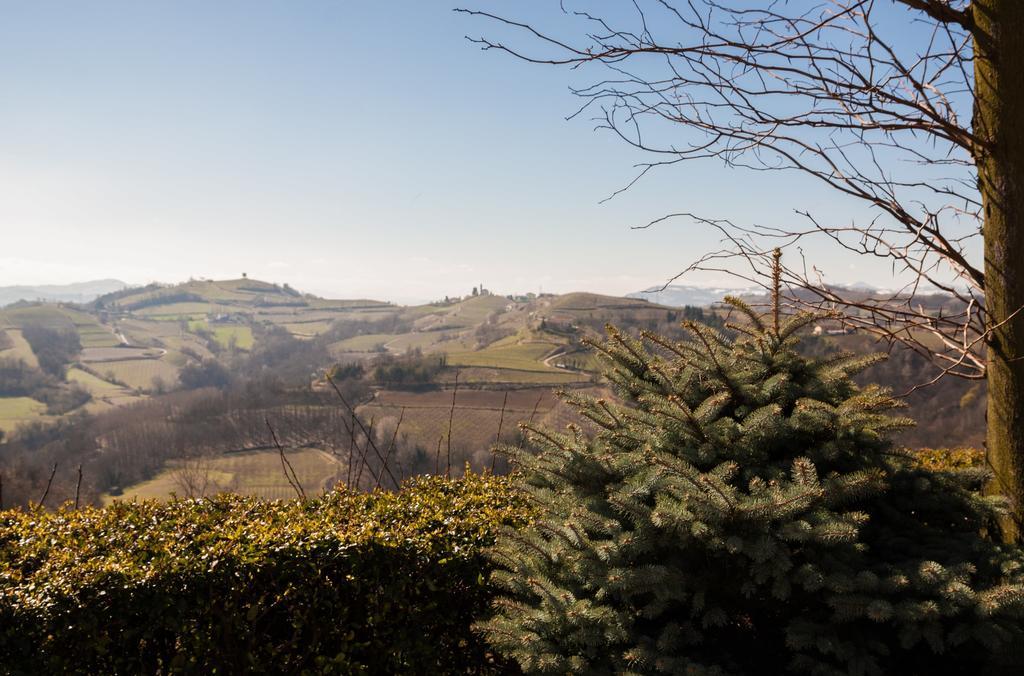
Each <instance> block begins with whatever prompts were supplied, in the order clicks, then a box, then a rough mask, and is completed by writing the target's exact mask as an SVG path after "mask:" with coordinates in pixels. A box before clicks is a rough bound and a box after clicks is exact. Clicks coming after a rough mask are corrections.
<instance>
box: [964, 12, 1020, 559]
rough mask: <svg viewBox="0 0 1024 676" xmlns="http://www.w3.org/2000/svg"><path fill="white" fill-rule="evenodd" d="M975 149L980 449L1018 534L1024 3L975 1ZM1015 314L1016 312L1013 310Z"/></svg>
mask: <svg viewBox="0 0 1024 676" xmlns="http://www.w3.org/2000/svg"><path fill="white" fill-rule="evenodd" d="M971 13H972V18H973V20H974V24H975V27H974V33H975V62H974V73H975V102H976V103H975V119H974V132H975V134H976V136H977V137H978V139H979V141H978V144H977V147H976V149H975V160H976V162H977V166H978V179H979V188H980V190H981V195H982V200H983V204H984V214H985V221H984V226H983V227H984V239H985V306H986V310H987V312H988V315H989V318H988V321H989V328H990V329H991V334H990V338H989V341H988V344H987V359H988V375H987V378H988V430H987V434H986V453H987V457H988V462H989V464H990V466H991V468H992V470H993V472H994V474H995V479H994V484H995V485H994V488H995V490H998V491H999V492H1001V493H1003V494H1004V495H1006V496H1007V497H1008V498H1009V499H1010V503H1011V515H1012V523H1008V524H1006V537H1007V539H1011V540H1016V539H1018V536H1019V535H1020V534H1021V533H1022V532H1024V528H1022V526H1024V312H1018V310H1020V308H1021V307H1024V0H975V1H974V2H973V3H972V4H971ZM1015 313H1017V314H1015Z"/></svg>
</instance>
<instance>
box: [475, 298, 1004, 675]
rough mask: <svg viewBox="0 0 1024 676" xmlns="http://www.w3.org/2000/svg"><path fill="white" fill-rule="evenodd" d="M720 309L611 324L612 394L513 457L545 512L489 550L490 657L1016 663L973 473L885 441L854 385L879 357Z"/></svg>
mask: <svg viewBox="0 0 1024 676" xmlns="http://www.w3.org/2000/svg"><path fill="white" fill-rule="evenodd" d="M729 302H730V303H731V304H732V305H733V307H734V308H735V311H736V312H737V313H742V314H743V315H746V317H747V320H748V321H745V322H744V323H743V324H742V325H732V326H730V330H731V335H723V334H722V333H720V332H718V331H715V330H714V329H711V328H709V327H707V326H704V325H700V324H696V323H692V322H689V323H687V324H686V327H687V329H688V331H689V333H690V336H691V338H690V339H689V340H687V341H684V342H675V341H670V340H667V339H665V338H662V337H660V336H658V335H654V334H651V333H644V334H643V336H642V340H636V339H633V338H631V337H629V336H626V335H623V334H622V333H620V332H618V331H616V330H615V329H614V328H611V327H609V334H610V338H609V340H608V341H607V342H606V343H603V344H601V345H597V346H596V347H597V348H598V351H599V354H600V355H601V356H603V357H604V359H605V361H606V363H607V368H606V375H607V377H608V379H609V380H610V381H611V383H612V384H613V385H614V387H615V388H616V390H617V393H618V395H619V397H618V399H619V401H615V402H613V401H607V400H604V399H594V398H590V397H583V396H577V395H567V396H566V399H567V400H568V401H569V402H570V403H571V404H573V405H574V406H575V407H576V408H577V409H578V410H579V412H580V413H581V414H582V415H583V416H585V417H586V418H587V419H589V421H591V422H592V423H593V431H585V430H583V429H581V428H580V427H577V426H572V425H570V426H569V429H568V430H567V431H566V432H564V433H561V432H554V431H550V430H545V429H539V428H532V427H531V428H529V429H528V436H529V438H530V439H531V441H533V442H534V445H535V447H534V448H530V447H526V448H524V449H517V448H508V449H506V451H507V452H508V454H509V455H511V456H512V458H513V460H514V462H515V464H516V465H517V466H518V469H519V471H520V472H521V476H522V484H523V488H524V491H525V492H526V493H527V495H528V496H529V498H530V501H531V504H532V505H533V506H534V507H535V509H536V510H537V516H536V518H535V521H534V522H533V524H532V525H531V527H530V528H529V529H507V530H504V531H503V532H502V535H500V536H499V540H498V543H497V545H496V546H495V547H494V549H493V551H492V552H491V556H492V559H493V561H494V562H495V563H496V565H497V569H496V570H495V572H494V574H493V579H494V581H495V582H496V584H497V585H499V586H500V588H501V590H502V591H501V592H500V595H499V597H498V598H496V600H495V602H494V604H493V615H492V617H491V618H490V619H488V620H487V621H485V622H483V623H481V625H480V628H481V630H482V631H484V632H485V634H486V635H487V636H488V638H489V640H490V641H491V643H492V645H493V646H495V648H496V649H497V650H498V651H499V652H500V653H502V654H504V655H506V656H508V657H510V658H512V659H514V660H515V661H516V662H518V664H519V665H520V666H521V667H522V668H523V670H524V671H526V672H529V673H551V674H565V673H588V674H612V673H616V674H779V673H792V672H796V673H812V674H926V673H927V674H937V673H965V674H966V673H985V672H986V671H996V670H1000V669H1008V670H1009V669H1012V663H1013V662H1014V660H1015V659H1016V658H1015V657H1014V655H1013V650H1014V649H1015V648H1016V647H1017V646H1019V645H1020V642H1021V641H1022V640H1024V630H1022V606H1024V587H1022V584H1021V583H1022V581H1024V578H1022V572H1024V568H1022V556H1021V550H1020V549H1019V548H1016V547H1011V546H1004V545H1002V544H1001V543H1000V541H999V538H998V537H996V536H997V535H998V533H997V523H998V514H999V510H1000V505H999V503H998V501H997V500H996V499H995V498H988V497H983V496H982V495H981V493H980V492H979V491H978V490H977V489H978V488H979V487H980V486H981V485H982V484H983V483H984V482H985V481H986V479H987V475H986V473H985V472H984V470H983V468H977V467H966V468H963V469H960V468H954V467H949V468H944V469H943V471H934V470H932V469H929V468H928V467H926V466H924V465H922V464H921V463H919V462H917V460H916V459H915V458H914V457H913V456H912V455H911V454H910V453H908V452H906V451H901V450H898V449H895V448H894V447H893V445H892V444H891V443H890V442H889V440H888V436H889V434H890V433H891V432H892V431H894V430H897V429H900V428H901V427H903V426H905V425H907V424H909V421H907V420H904V419H900V418H898V417H893V416H892V415H891V410H892V409H894V408H895V407H897V406H898V403H897V402H896V401H895V400H894V399H893V398H892V397H891V396H890V394H889V393H888V392H886V391H885V390H882V389H880V388H878V387H865V388H859V387H857V386H856V385H855V384H854V383H853V382H852V381H851V376H852V375H853V374H855V373H857V372H859V371H861V370H863V369H865V368H866V367H868V366H869V365H871V364H872V363H874V362H875V361H877V359H879V357H855V356H850V355H840V356H837V357H834V358H830V359H825V360H815V359H809V358H806V357H802V356H801V355H800V354H799V353H798V352H797V351H796V350H795V349H794V348H795V345H796V342H797V335H798V332H799V330H800V329H801V328H802V327H805V326H807V325H808V324H809V323H810V322H811V321H813V319H814V318H813V317H811V316H805V315H799V316H794V317H791V318H789V319H787V320H786V321H785V322H784V323H783V324H782V325H781V326H780V325H778V323H777V320H775V321H769V320H766V319H764V318H762V317H761V316H759V315H757V314H756V313H755V312H753V311H752V310H751V309H750V308H749V307H748V306H746V305H745V304H744V303H742V302H740V301H738V300H735V299H730V301H729ZM1016 666H1017V667H1018V668H1019V667H1020V666H1021V664H1020V663H1019V662H1018V663H1017V665H1016ZM1011 673H1012V672H1011ZM1016 673H1021V672H1020V671H1017V672H1016Z"/></svg>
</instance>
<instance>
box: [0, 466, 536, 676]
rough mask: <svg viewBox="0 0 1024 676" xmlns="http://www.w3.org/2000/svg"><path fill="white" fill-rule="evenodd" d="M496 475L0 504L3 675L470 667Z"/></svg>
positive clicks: (500, 494)
mask: <svg viewBox="0 0 1024 676" xmlns="http://www.w3.org/2000/svg"><path fill="white" fill-rule="evenodd" d="M525 520H526V510H525V508H524V506H523V503H522V502H521V500H520V499H519V498H517V497H516V494H515V493H514V492H513V491H512V490H511V489H510V487H509V484H508V482H507V481H506V480H504V479H501V478H494V477H490V476H479V475H472V474H467V476H466V477H465V478H464V479H461V480H445V479H442V478H423V479H419V480H415V481H412V482H409V483H407V484H406V485H405V486H404V489H403V490H402V491H401V492H400V493H384V492H377V493H372V494H363V493H354V492H346V491H337V492H333V493H330V494H328V495H326V496H324V497H322V498H318V499H316V500H311V501H308V502H305V503H301V502H297V501H293V502H261V501H259V500H256V499H251V498H243V497H239V496H228V495H224V496H220V497H217V498H214V499H205V500H189V501H177V502H171V503H169V504H157V503H152V502H144V503H118V504H115V505H113V506H110V507H107V508H105V509H84V510H81V511H73V510H61V511H58V512H55V513H51V514H46V513H42V512H38V511H36V512H23V511H8V512H0V672H5V673H26V674H27V673H33V674H34V673H130V674H135V673H167V672H182V671H185V672H193V673H240V672H253V673H298V672H300V671H303V670H307V671H311V672H316V673H346V674H347V673H371V672H372V673H402V672H404V673H408V672H418V673H442V672H447V673H458V672H461V673H465V672H467V671H477V672H479V671H484V672H486V671H488V670H490V669H495V668H497V667H496V665H494V664H493V663H490V662H489V661H488V658H487V656H486V651H485V647H484V645H483V644H482V642H481V641H480V640H479V638H478V637H476V636H474V634H473V633H472V632H471V631H470V624H471V621H472V618H473V617H474V616H475V615H476V614H477V613H479V612H481V611H482V609H483V608H484V607H485V606H486V604H487V602H488V599H489V596H490V588H489V587H488V586H487V585H486V583H485V580H486V578H487V566H486V564H485V562H484V559H483V558H482V555H481V549H482V547H484V546H487V545H489V544H491V543H492V541H493V537H494V534H495V531H496V529H497V528H498V527H499V525H501V524H505V525H510V524H521V523H523V522H524V521H525Z"/></svg>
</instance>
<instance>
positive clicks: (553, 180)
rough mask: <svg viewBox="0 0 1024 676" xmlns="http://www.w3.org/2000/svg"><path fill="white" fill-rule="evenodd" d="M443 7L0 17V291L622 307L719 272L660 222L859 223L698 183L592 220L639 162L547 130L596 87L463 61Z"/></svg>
mask: <svg viewBox="0 0 1024 676" xmlns="http://www.w3.org/2000/svg"><path fill="white" fill-rule="evenodd" d="M455 6H456V5H454V4H448V3H440V2H430V3H413V2H384V3H372V4H368V5H357V6H351V5H341V4H338V3H331V2H308V3H302V5H301V6H298V5H291V4H277V3H266V2H257V3H249V2H246V3H241V2H225V3H217V4H216V5H211V4H209V3H201V2H181V3H173V4H170V3H126V2H101V3H90V4H89V5H88V6H85V5H72V6H68V5H66V4H63V3H51V2H45V1H43V2H34V3H28V4H22V3H11V2H2V3H0V7H2V10H3V17H4V21H3V23H2V24H0V38H2V39H0V55H2V56H3V57H4V58H3V59H2V60H0V63H3V64H5V65H2V66H0V86H2V87H3V90H4V92H5V94H6V97H7V101H8V103H7V105H5V106H4V107H3V108H2V109H0V145H2V147H3V148H4V152H3V153H2V154H0V222H2V223H3V224H4V226H3V227H4V236H3V243H4V247H3V249H2V250H0V285H16V284H21V285H38V284H63V283H70V282H75V281H84V280H89V279H99V278H118V279H123V280H124V281H126V282H129V283H146V282H149V281H161V282H174V281H180V280H185V279H188V278H189V277H197V278H198V277H206V278H234V277H238V276H240V274H241V273H242V272H243V271H245V272H247V273H248V274H249V276H251V277H253V278H259V279H266V280H269V281H281V282H285V281H287V282H288V283H290V284H292V285H293V286H295V287H296V288H301V289H304V290H308V291H310V292H312V293H316V294H319V295H333V296H337V297H372V298H382V299H395V300H396V301H402V302H406V301H408V300H423V299H432V298H440V297H443V296H444V295H455V294H460V293H467V292H468V291H469V290H470V289H471V288H472V287H473V286H475V285H478V284H481V283H482V284H484V285H485V286H487V287H488V288H493V289H496V290H503V291H504V290H507V292H527V291H534V292H536V291H538V290H544V291H550V292H554V293H563V292H567V291H578V290H586V291H593V292H598V293H606V294H614V295H622V294H625V293H628V292H632V291H637V290H640V289H644V288H648V287H651V286H655V285H660V284H662V283H664V282H666V281H667V280H668V279H669V278H671V277H672V276H673V275H675V274H677V273H678V272H679V271H680V270H682V269H683V268H685V267H686V265H687V264H689V263H690V262H692V261H693V260H694V259H695V258H697V257H698V256H699V255H701V254H703V253H705V252H707V251H710V250H714V249H717V248H720V246H721V244H720V242H719V237H718V236H717V235H716V234H715V233H714V232H713V231H711V230H709V229H707V228H702V227H696V226H694V225H691V224H683V223H681V222H676V223H673V222H667V223H664V224H661V225H659V226H658V227H655V228H651V229H648V230H633V229H631V227H633V226H636V225H639V224H643V223H646V222H648V221H649V220H651V219H655V218H658V217H660V216H663V215H665V214H667V213H672V212H679V211H689V212H693V213H696V214H699V215H701V216H705V217H709V218H728V219H732V220H734V221H736V222H740V223H749V222H754V221H757V222H762V223H769V224H778V223H786V222H791V221H792V220H793V219H794V218H795V216H794V213H793V210H794V209H795V208H797V207H799V208H806V209H811V210H813V211H814V213H815V214H816V215H818V216H820V217H822V218H825V219H829V218H832V219H849V218H851V217H854V216H856V215H857V214H858V213H861V212H860V211H858V209H859V207H857V206H856V205H854V204H852V203H849V202H845V201H843V200H842V199H841V198H839V197H837V196H836V195H835V194H834V193H832V192H827V191H826V190H825V189H824V188H821V187H819V186H817V185H816V184H814V183H813V182H812V180H811V179H809V178H807V177H801V176H798V175H794V174H781V173H778V174H777V173H764V172H750V171H743V170H736V169H728V168H725V167H723V166H721V163H719V162H713V161H707V162H691V163H684V164H682V165H679V166H677V167H672V168H667V169H664V170H662V171H657V172H654V173H652V174H651V175H649V176H648V177H646V178H645V179H644V180H642V181H640V182H639V183H637V184H636V185H635V186H633V187H632V188H631V189H630V190H629V191H627V192H625V193H623V194H620V195H618V196H617V197H615V198H614V199H612V200H611V201H608V202H605V203H602V200H603V199H604V198H606V197H608V196H609V195H610V194H612V193H613V192H615V191H616V190H617V189H619V188H621V187H623V186H624V185H625V184H627V183H629V181H630V180H631V179H632V178H633V177H634V175H635V172H636V169H635V168H634V164H635V163H637V162H638V161H641V160H642V159H643V156H642V155H639V154H637V153H635V152H632V151H631V150H630V149H629V148H627V147H625V146H624V144H623V143H622V142H621V141H619V140H618V139H616V138H613V137H612V136H611V135H609V134H606V133H599V132H595V131H593V129H592V127H593V122H592V121H590V120H588V119H582V118H581V119H574V120H566V119H565V118H566V116H568V115H570V114H572V113H573V112H574V111H575V110H576V108H577V107H578V105H579V101H578V99H576V98H575V97H573V96H572V95H571V93H570V92H569V90H568V87H569V86H570V85H571V84H573V83H578V82H588V81H591V80H592V79H593V77H594V74H593V73H586V72H570V71H565V70H558V69H552V68H544V67H536V66H529V65H527V64H524V63H521V62H517V61H515V60H514V59H512V58H510V57H507V56H503V55H501V54H497V53H493V52H481V51H480V50H478V49H476V48H475V47H474V46H473V45H472V44H470V43H469V42H468V41H466V40H465V38H464V36H465V35H467V34H469V35H479V34H480V33H483V32H487V31H493V30H495V29H494V27H493V26H491V25H489V24H486V23H481V22H480V21H475V20H473V19H472V18H470V17H467V16H465V15H460V14H456V13H454V12H452V11H451V10H452V9H453V8H454V7H455ZM473 6H474V7H476V8H480V9H495V10H496V11H506V12H507V11H512V12H514V13H515V14H516V16H521V17H523V18H529V19H538V20H543V21H545V22H552V21H554V22H558V21H565V20H567V19H566V17H564V16H563V15H562V14H561V13H560V12H559V11H558V6H557V3H554V4H553V5H551V6H550V7H547V6H546V7H545V8H544V9H541V8H540V6H534V5H531V6H529V7H526V6H523V7H520V6H516V7H515V8H514V9H509V8H508V7H503V6H502V4H501V3H499V2H494V1H489V2H477V3H473ZM836 249H838V247H832V246H829V245H828V244H827V243H824V242H821V243H819V244H817V245H815V244H810V245H808V246H807V247H805V253H806V254H807V256H808V257H809V258H810V259H811V260H812V261H813V262H814V263H815V264H816V265H817V267H819V268H821V269H822V270H824V271H825V274H826V276H825V279H826V281H829V282H833V283H841V284H842V283H845V284H850V283H854V282H858V281H863V280H870V281H871V282H872V283H875V284H877V285H879V286H886V285H889V284H890V282H889V281H888V280H890V279H891V273H890V271H889V268H888V266H887V263H886V261H884V260H870V259H865V258H864V257H859V258H856V257H851V256H848V255H844V254H842V253H840V252H839V251H837V250H836ZM679 282H680V283H683V284H694V285H705V286H706V285H711V286H723V287H726V286H728V287H741V286H744V283H743V282H742V280H730V279H729V278H728V277H726V276H725V275H723V274H710V273H705V274H695V275H690V276H687V277H685V278H683V279H681V280H679Z"/></svg>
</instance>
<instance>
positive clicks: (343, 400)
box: [324, 373, 399, 488]
mask: <svg viewBox="0 0 1024 676" xmlns="http://www.w3.org/2000/svg"><path fill="white" fill-rule="evenodd" d="M324 375H325V377H326V378H327V382H328V383H330V384H331V387H332V388H333V389H334V392H335V394H337V395H338V399H339V400H341V403H342V404H344V406H345V408H347V409H348V410H349V412H350V413H352V419H353V420H355V422H356V424H357V425H359V429H360V430H362V432H363V434H367V432H366V426H365V425H363V421H362V420H360V419H359V416H358V415H356V409H355V408H353V407H352V405H351V404H349V403H348V399H346V398H345V395H343V394H342V393H341V389H340V388H339V387H338V385H337V383H335V382H334V378H332V377H331V375H330V374H329V373H327V374H324ZM366 438H367V440H368V441H369V444H370V448H372V449H373V452H374V453H376V455H377V459H378V460H381V461H383V460H384V456H383V455H382V454H381V452H380V449H379V448H377V444H375V443H374V442H373V438H372V437H371V436H370V435H368V434H367V437H366ZM385 471H386V472H387V475H388V478H390V479H391V481H392V483H394V484H395V488H399V483H398V480H397V479H395V475H394V474H392V473H391V470H389V469H387V470H385Z"/></svg>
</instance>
